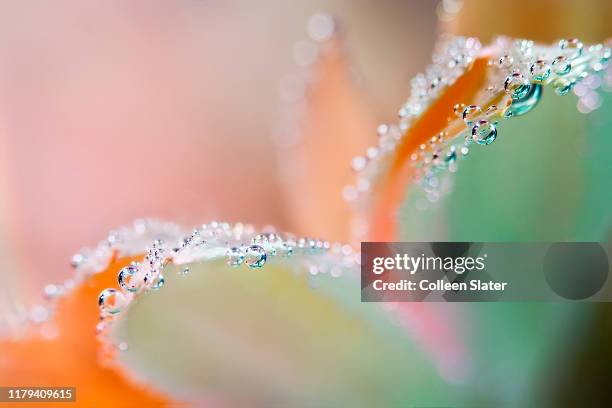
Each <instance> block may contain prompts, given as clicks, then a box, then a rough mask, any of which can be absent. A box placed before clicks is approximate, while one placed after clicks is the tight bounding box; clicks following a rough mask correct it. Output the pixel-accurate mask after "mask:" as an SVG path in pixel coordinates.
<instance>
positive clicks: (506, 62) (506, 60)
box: [499, 54, 514, 69]
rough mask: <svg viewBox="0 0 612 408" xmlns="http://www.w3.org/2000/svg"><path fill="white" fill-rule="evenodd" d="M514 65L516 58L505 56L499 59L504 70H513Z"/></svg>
mask: <svg viewBox="0 0 612 408" xmlns="http://www.w3.org/2000/svg"><path fill="white" fill-rule="evenodd" d="M512 64H514V58H512V57H511V56H510V55H507V54H506V55H503V56H502V57H501V58H500V59H499V66H500V67H502V68H506V69H510V68H512Z"/></svg>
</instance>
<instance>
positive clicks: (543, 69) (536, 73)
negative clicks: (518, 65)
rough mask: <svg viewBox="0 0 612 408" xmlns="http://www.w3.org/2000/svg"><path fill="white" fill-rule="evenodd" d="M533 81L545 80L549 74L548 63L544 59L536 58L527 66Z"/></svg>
mask: <svg viewBox="0 0 612 408" xmlns="http://www.w3.org/2000/svg"><path fill="white" fill-rule="evenodd" d="M529 71H530V72H531V78H533V80H534V81H538V82H542V81H546V80H547V79H548V77H549V76H550V65H549V64H548V63H547V62H546V61H544V60H537V61H536V62H534V63H533V64H531V67H530V68H529Z"/></svg>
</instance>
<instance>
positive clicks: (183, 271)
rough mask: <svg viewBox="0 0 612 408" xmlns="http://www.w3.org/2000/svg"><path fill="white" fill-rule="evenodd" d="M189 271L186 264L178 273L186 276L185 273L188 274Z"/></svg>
mask: <svg viewBox="0 0 612 408" xmlns="http://www.w3.org/2000/svg"><path fill="white" fill-rule="evenodd" d="M189 272H190V269H189V267H188V266H186V267H184V268H182V269H181V270H180V272H179V275H181V276H187V275H188V274H189Z"/></svg>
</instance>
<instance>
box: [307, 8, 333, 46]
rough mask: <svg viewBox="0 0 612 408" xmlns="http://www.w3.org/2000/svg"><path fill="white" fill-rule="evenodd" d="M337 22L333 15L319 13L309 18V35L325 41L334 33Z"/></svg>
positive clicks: (316, 39)
mask: <svg viewBox="0 0 612 408" xmlns="http://www.w3.org/2000/svg"><path fill="white" fill-rule="evenodd" d="M335 26H336V24H335V23H334V19H333V17H332V16H330V15H328V14H323V13H318V14H315V15H313V16H312V17H310V19H309V20H308V25H307V27H306V28H307V30H308V35H309V36H310V38H312V39H313V40H315V41H325V40H328V39H329V38H331V36H332V35H333V34H334V31H335V29H336V28H335Z"/></svg>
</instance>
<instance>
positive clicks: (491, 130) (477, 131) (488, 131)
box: [472, 120, 497, 145]
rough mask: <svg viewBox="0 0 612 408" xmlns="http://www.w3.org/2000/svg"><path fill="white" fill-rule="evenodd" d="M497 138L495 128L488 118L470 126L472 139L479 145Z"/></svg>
mask: <svg viewBox="0 0 612 408" xmlns="http://www.w3.org/2000/svg"><path fill="white" fill-rule="evenodd" d="M496 138H497V128H496V127H495V125H494V124H493V123H491V122H489V121H488V120H480V121H478V123H476V124H475V125H474V127H472V140H473V141H474V142H476V143H478V144H479V145H489V144H491V143H493V142H494V141H495V139H496Z"/></svg>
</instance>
